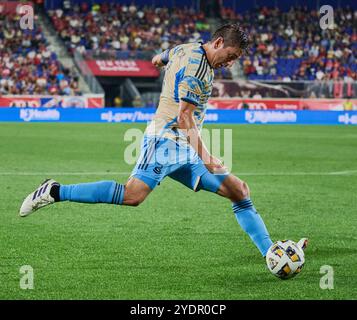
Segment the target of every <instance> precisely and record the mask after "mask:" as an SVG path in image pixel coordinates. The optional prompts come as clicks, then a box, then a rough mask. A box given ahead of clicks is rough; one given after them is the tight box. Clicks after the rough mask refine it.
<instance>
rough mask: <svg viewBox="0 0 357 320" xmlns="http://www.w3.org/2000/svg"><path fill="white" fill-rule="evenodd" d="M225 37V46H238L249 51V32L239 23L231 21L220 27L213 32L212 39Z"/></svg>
mask: <svg viewBox="0 0 357 320" xmlns="http://www.w3.org/2000/svg"><path fill="white" fill-rule="evenodd" d="M219 37H222V38H223V41H224V46H225V47H238V48H241V49H242V50H243V51H247V50H248V48H249V45H250V40H249V36H248V34H247V33H246V32H245V31H244V30H243V28H242V27H241V26H240V25H239V24H238V23H229V24H225V25H223V26H221V27H219V28H218V29H217V30H216V31H215V32H214V34H213V36H212V39H211V41H215V40H217V39H218V38H219Z"/></svg>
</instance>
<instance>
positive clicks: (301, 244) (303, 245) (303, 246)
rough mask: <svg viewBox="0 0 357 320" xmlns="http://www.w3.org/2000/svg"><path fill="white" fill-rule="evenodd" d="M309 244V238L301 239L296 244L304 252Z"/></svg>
mask: <svg viewBox="0 0 357 320" xmlns="http://www.w3.org/2000/svg"><path fill="white" fill-rule="evenodd" d="M308 243H309V239H308V238H301V239H300V240H299V241H298V242H297V243H296V244H297V246H298V247H299V248H301V249H302V250H303V251H305V249H306V247H307V245H308Z"/></svg>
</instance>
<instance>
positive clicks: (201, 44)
mask: <svg viewBox="0 0 357 320" xmlns="http://www.w3.org/2000/svg"><path fill="white" fill-rule="evenodd" d="M198 43H199V44H200V49H201V50H202V53H203V54H204V55H205V57H206V60H207V63H208V65H209V66H210V68H211V69H213V67H212V66H211V64H210V63H209V61H208V58H207V53H206V50H205V49H204V48H203V42H201V41H199V42H198Z"/></svg>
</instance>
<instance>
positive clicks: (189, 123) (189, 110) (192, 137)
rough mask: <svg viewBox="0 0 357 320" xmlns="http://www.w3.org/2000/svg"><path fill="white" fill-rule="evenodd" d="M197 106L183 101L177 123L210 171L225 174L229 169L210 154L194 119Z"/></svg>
mask: <svg viewBox="0 0 357 320" xmlns="http://www.w3.org/2000/svg"><path fill="white" fill-rule="evenodd" d="M195 110H196V105H195V104H194V103H192V102H189V101H185V100H181V101H180V105H179V114H178V117H177V123H178V126H179V128H180V129H181V130H182V132H183V133H184V134H185V135H186V137H187V140H188V142H189V143H190V145H191V146H192V148H193V149H194V150H195V151H196V152H197V154H198V156H199V157H200V158H201V159H202V161H203V163H204V164H205V166H206V167H207V169H208V171H210V172H212V173H225V172H227V168H226V167H225V166H224V165H223V164H222V162H221V161H220V160H219V159H217V158H216V157H214V156H213V155H211V154H210V152H209V151H208V149H207V147H206V145H205V143H204V141H203V139H202V137H201V134H200V131H199V130H198V128H197V125H196V121H195V119H194V112H195Z"/></svg>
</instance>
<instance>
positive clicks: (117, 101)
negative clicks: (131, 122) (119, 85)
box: [114, 96, 123, 108]
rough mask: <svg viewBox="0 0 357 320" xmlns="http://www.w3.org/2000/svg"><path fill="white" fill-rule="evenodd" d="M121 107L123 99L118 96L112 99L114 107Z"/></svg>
mask: <svg viewBox="0 0 357 320" xmlns="http://www.w3.org/2000/svg"><path fill="white" fill-rule="evenodd" d="M122 106H123V99H122V98H121V97H120V96H116V97H115V98H114V107H116V108H119V107H122Z"/></svg>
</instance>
